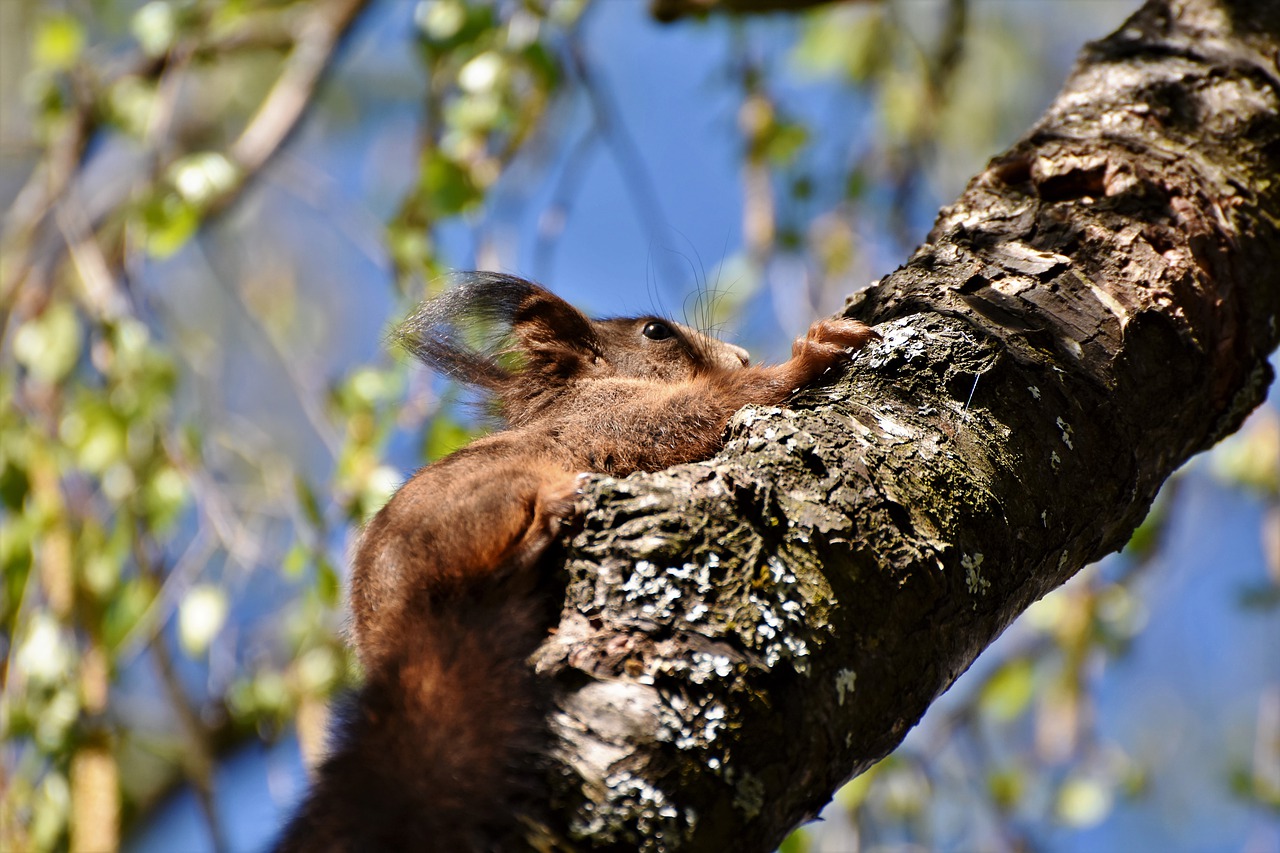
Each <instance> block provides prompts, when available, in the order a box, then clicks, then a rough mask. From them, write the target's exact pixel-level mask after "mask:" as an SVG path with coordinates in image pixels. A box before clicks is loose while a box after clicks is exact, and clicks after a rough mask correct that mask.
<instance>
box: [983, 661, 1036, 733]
mask: <svg viewBox="0 0 1280 853" xmlns="http://www.w3.org/2000/svg"><path fill="white" fill-rule="evenodd" d="M1034 693H1035V667H1034V666H1032V664H1031V661H1029V660H1026V659H1025V658H1019V659H1016V660H1012V661H1010V662H1009V663H1006V664H1005V665H1004V666H1002V667H1000V669H998V670H996V672H995V674H994V675H992V676H991V678H989V679H988V680H987V683H986V684H984V685H983V686H982V693H981V695H979V697H978V707H979V708H980V709H981V710H982V712H983V713H984V714H987V715H988V716H990V717H992V718H993V719H995V720H997V721H999V722H1002V723H1007V722H1009V721H1010V720H1013V719H1016V718H1017V717H1019V716H1020V715H1021V714H1022V713H1023V712H1024V711H1025V710H1026V709H1027V705H1028V704H1030V702H1031V697H1032V696H1033V695H1034Z"/></svg>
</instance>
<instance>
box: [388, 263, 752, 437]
mask: <svg viewBox="0 0 1280 853" xmlns="http://www.w3.org/2000/svg"><path fill="white" fill-rule="evenodd" d="M392 337H393V339H394V341H395V342H397V343H398V344H399V345H400V346H401V347H403V348H404V349H405V350H407V351H408V352H409V353H410V354H412V355H413V356H414V357H416V358H417V359H418V360H420V361H422V362H423V363H425V364H427V365H428V366H430V367H432V368H434V369H436V370H438V371H440V372H441V373H444V374H445V375H447V376H449V377H450V378H451V379H454V380H456V381H458V382H463V383H466V384H469V385H474V386H477V387H479V388H481V389H483V390H485V391H487V392H489V393H491V394H493V395H495V396H496V397H497V398H498V400H499V401H500V403H501V407H502V409H503V412H504V414H506V415H507V417H508V419H509V420H511V421H512V422H513V423H515V422H521V421H527V420H529V419H530V418H532V417H534V416H536V413H537V412H538V411H540V410H542V409H543V408H544V406H545V404H546V403H547V402H548V401H549V399H550V398H551V397H553V396H559V395H561V394H563V393H564V392H566V391H568V390H570V388H571V387H572V386H573V385H574V384H576V383H581V382H589V381H591V380H592V379H602V378H606V377H631V378H636V379H651V380H654V381H656V382H678V381H680V380H683V379H691V378H693V377H695V376H698V375H700V374H704V373H709V372H715V371H723V370H735V369H738V368H741V367H744V366H746V365H747V364H748V361H749V357H748V354H747V351H746V350H744V349H742V348H741V347H737V346H733V345H732V344H727V343H725V342H723V341H720V340H717V339H716V338H713V337H711V336H709V335H705V334H703V333H702V332H699V331H698V330H696V329H692V328H690V327H688V326H685V325H682V324H680V323H676V322H673V321H671V320H667V319H664V318H662V317H655V316H645V317H634V318H609V319H601V320H593V319H591V318H589V317H587V316H586V315H585V314H583V313H582V312H581V311H579V310H578V309H577V308H574V307H573V306H572V305H570V304H569V303H568V302H565V301H564V300H563V299H561V298H560V297H558V296H556V295H555V294H554V293H552V292H551V291H549V290H547V289H546V288H544V287H542V286H540V285H537V284H535V283H533V282H531V281H527V280H525V279H522V278H519V277H517V276H513V275H506V274H503V273H494V272H469V273H460V274H455V275H454V276H452V286H451V287H450V288H449V289H448V290H446V291H445V292H444V293H443V294H441V295H440V296H437V297H435V298H434V299H429V300H427V301H426V302H424V303H423V304H422V305H421V306H419V307H418V309H417V311H415V312H414V313H413V315H412V316H411V317H409V319H408V320H406V321H405V322H404V323H402V324H401V325H400V326H399V327H398V328H397V329H396V330H395V331H394V332H393V333H392Z"/></svg>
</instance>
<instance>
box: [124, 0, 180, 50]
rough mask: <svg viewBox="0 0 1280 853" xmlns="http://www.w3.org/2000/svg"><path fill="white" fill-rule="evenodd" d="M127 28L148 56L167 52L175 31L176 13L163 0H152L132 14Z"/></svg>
mask: <svg viewBox="0 0 1280 853" xmlns="http://www.w3.org/2000/svg"><path fill="white" fill-rule="evenodd" d="M129 28H130V29H131V30H132V31H133V37H134V38H136V39H137V40H138V44H139V45H140V46H141V47H142V51H143V52H144V53H146V54H147V55H148V56H160V55H162V54H164V53H167V52H168V50H169V48H170V47H172V45H173V38H174V35H175V34H176V33H177V30H178V26H177V15H176V14H175V13H174V9H173V6H172V5H170V4H169V3H166V2H164V0H152V2H150V3H147V4H146V5H145V6H143V7H142V8H141V9H139V10H138V11H137V12H135V13H134V14H133V20H132V21H131V22H130V26H129Z"/></svg>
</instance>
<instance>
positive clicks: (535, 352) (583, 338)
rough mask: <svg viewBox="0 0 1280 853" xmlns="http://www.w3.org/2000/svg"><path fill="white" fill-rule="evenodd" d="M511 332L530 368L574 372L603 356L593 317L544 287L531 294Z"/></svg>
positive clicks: (521, 306)
mask: <svg viewBox="0 0 1280 853" xmlns="http://www.w3.org/2000/svg"><path fill="white" fill-rule="evenodd" d="M511 331H512V334H514V336H515V339H516V341H517V346H518V348H519V349H520V350H521V351H522V352H523V353H524V354H525V355H526V356H528V358H529V361H530V367H541V368H546V367H555V368H556V369H557V371H558V372H565V373H572V372H574V370H576V369H577V367H578V366H579V365H580V364H581V362H583V361H587V362H589V361H591V359H593V358H594V357H595V356H598V355H600V353H601V347H600V341H599V339H598V338H597V337H596V332H595V327H594V326H593V325H592V323H591V320H590V318H588V317H587V316H586V315H585V314H583V313H582V312H581V311H579V310H578V309H577V308H574V307H573V306H572V305H570V304H569V303H568V302H565V301H564V300H563V299H561V298H560V297H559V296H556V295H555V294H554V293H552V292H550V291H548V290H545V289H543V288H541V287H538V288H537V289H536V290H532V291H530V292H529V293H528V295H527V297H526V298H525V300H524V301H523V302H522V303H521V305H520V307H519V308H518V309H517V310H516V312H515V314H514V316H513V317H512V322H511Z"/></svg>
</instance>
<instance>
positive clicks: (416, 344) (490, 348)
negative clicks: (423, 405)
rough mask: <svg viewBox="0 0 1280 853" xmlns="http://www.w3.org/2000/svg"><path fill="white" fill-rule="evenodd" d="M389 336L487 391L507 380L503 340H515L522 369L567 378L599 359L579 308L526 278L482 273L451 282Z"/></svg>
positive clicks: (431, 363)
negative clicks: (555, 374)
mask: <svg viewBox="0 0 1280 853" xmlns="http://www.w3.org/2000/svg"><path fill="white" fill-rule="evenodd" d="M390 337H391V341H392V342H393V343H394V344H397V345H399V346H400V347H401V348H402V349H404V350H405V351H407V352H408V353H409V354H410V355H412V356H414V357H415V358H417V359H418V360H419V361H422V362H423V363H424V364H426V365H428V366H429V367H432V368H434V369H435V370H438V371H440V372H441V373H444V374H446V375H447V376H449V377H450V378H452V379H455V380H457V381H459V382H465V383H467V384H471V385H479V386H481V387H483V388H487V389H489V390H490V391H500V390H502V388H503V387H505V385H506V383H508V382H509V381H511V379H512V375H511V372H510V371H509V370H507V369H506V368H504V367H503V366H502V364H501V363H499V360H498V359H499V356H500V355H502V354H503V352H504V350H503V347H502V346H501V342H502V340H503V339H508V340H510V339H514V344H515V346H514V347H513V349H514V350H515V351H516V352H518V353H519V354H521V355H523V356H525V359H526V362H527V363H526V365H525V369H534V370H537V371H539V372H547V371H548V370H550V371H551V372H554V373H557V374H561V375H564V376H569V375H572V374H573V373H574V372H575V371H576V370H577V369H579V368H580V367H581V366H582V363H583V362H584V361H590V360H591V359H592V358H594V357H595V356H598V355H600V353H601V347H600V342H599V340H598V339H597V337H596V333H595V330H594V328H593V327H592V324H591V320H590V319H589V318H588V317H587V316H586V315H585V314H583V313H582V312H581V311H579V310H578V309H577V308H574V307H573V306H572V305H570V304H569V303H568V302H565V301H564V300H563V299H561V298H560V297H558V296H556V295H555V294H554V293H552V292H551V291H549V290H547V289H546V288H544V287H542V286H541V285H538V284H535V283H533V282H531V281H528V280H527V279H523V278H520V277H518V276H514V275H506V274H505V273H495V272H484V271H475V272H462V273H454V274H453V275H451V276H449V278H448V286H447V289H446V290H445V292H444V293H442V294H440V295H439V296H437V297H434V298H433V299H428V300H427V301H426V302H424V303H422V304H421V305H420V306H419V307H418V310H417V311H415V312H414V313H413V315H412V316H411V317H409V319H407V320H405V321H404V322H403V323H402V324H400V326H398V327H397V328H396V329H395V330H394V331H393V332H392V333H391V336H390ZM486 338H487V341H485V339H486ZM476 340H482V341H485V342H484V343H482V344H481V345H480V346H476V345H474V344H473V343H471V342H473V341H476ZM506 351H507V352H510V351H511V350H506Z"/></svg>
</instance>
